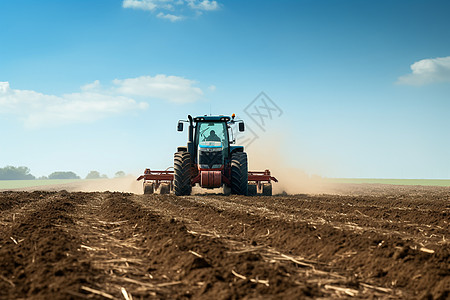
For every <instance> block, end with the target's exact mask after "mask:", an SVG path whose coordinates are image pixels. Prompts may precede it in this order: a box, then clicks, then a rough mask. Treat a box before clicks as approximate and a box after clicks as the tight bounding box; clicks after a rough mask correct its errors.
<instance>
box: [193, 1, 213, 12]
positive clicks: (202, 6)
mask: <svg viewBox="0 0 450 300" xmlns="http://www.w3.org/2000/svg"><path fill="white" fill-rule="evenodd" d="M188 5H189V7H191V8H193V9H198V10H218V9H219V4H218V3H217V1H209V0H203V1H195V0H188Z"/></svg>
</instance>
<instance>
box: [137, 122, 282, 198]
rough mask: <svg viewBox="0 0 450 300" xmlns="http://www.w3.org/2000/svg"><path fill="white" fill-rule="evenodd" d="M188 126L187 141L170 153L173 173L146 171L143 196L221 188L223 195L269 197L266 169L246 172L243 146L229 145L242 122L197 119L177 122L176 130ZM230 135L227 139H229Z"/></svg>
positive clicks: (270, 192)
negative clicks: (234, 130)
mask: <svg viewBox="0 0 450 300" xmlns="http://www.w3.org/2000/svg"><path fill="white" fill-rule="evenodd" d="M184 123H188V124H189V127H188V142H187V145H186V146H180V147H178V148H177V152H175V154H174V165H173V171H171V170H166V171H152V170H150V169H146V170H145V172H144V175H142V176H140V177H139V178H138V180H140V179H144V194H151V193H153V192H154V191H155V190H157V189H159V190H160V193H163V194H164V193H169V192H170V191H173V192H174V193H175V195H177V196H186V195H190V194H191V192H192V187H193V186H195V185H196V184H198V185H199V186H200V187H202V188H206V189H214V188H220V187H223V190H224V193H225V194H229V193H231V194H236V195H250V196H253V195H256V194H257V193H258V192H260V193H262V194H263V195H266V196H269V195H272V181H275V182H277V179H276V178H275V177H272V176H271V175H270V171H269V170H265V171H263V172H252V171H250V172H249V171H248V161H247V153H245V152H244V147H243V146H236V145H233V144H234V143H235V139H234V138H232V136H233V133H232V130H231V128H232V126H233V125H235V124H237V125H238V130H239V131H240V132H242V131H244V130H245V125H244V122H243V121H242V120H235V115H234V114H233V115H232V116H231V117H229V116H222V115H220V116H206V115H205V116H199V117H195V118H193V117H192V116H190V115H189V116H188V120H180V121H178V131H183V127H184V126H183V125H184ZM230 136H231V138H230Z"/></svg>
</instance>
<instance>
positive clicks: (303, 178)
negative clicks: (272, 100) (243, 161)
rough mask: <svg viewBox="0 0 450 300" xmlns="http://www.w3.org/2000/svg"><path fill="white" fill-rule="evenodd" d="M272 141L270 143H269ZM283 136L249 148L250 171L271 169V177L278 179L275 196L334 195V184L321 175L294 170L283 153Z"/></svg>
mask: <svg viewBox="0 0 450 300" xmlns="http://www.w3.org/2000/svg"><path fill="white" fill-rule="evenodd" d="M269 141H270V142H269ZM282 141H283V136H282V135H280V136H276V137H273V136H272V137H270V138H268V137H266V136H265V137H264V139H263V138H260V139H258V140H256V141H255V142H254V143H252V144H251V145H250V146H249V147H248V148H246V150H245V151H246V152H247V155H248V162H249V171H264V170H266V169H269V170H270V172H271V175H272V176H273V177H275V178H277V179H278V183H277V182H273V185H272V188H273V194H279V193H287V194H322V193H332V192H333V190H334V184H332V183H330V182H329V181H327V180H326V179H324V178H322V177H321V176H320V175H315V174H308V173H306V172H305V171H303V170H301V169H299V168H293V167H292V165H293V164H295V163H297V162H293V163H289V162H288V161H287V159H288V158H287V155H286V153H283V151H282V149H281V148H282V146H280V145H283V144H284V143H282Z"/></svg>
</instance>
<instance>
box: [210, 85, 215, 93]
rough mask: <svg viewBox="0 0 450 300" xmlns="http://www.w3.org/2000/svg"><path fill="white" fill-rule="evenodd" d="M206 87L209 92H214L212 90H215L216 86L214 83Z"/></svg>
mask: <svg viewBox="0 0 450 300" xmlns="http://www.w3.org/2000/svg"><path fill="white" fill-rule="evenodd" d="M208 89H209V90H210V91H211V92H214V91H215V90H216V86H215V85H210V86H209V87H208Z"/></svg>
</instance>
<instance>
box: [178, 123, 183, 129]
mask: <svg viewBox="0 0 450 300" xmlns="http://www.w3.org/2000/svg"><path fill="white" fill-rule="evenodd" d="M177 130H178V131H183V122H178V127H177Z"/></svg>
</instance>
